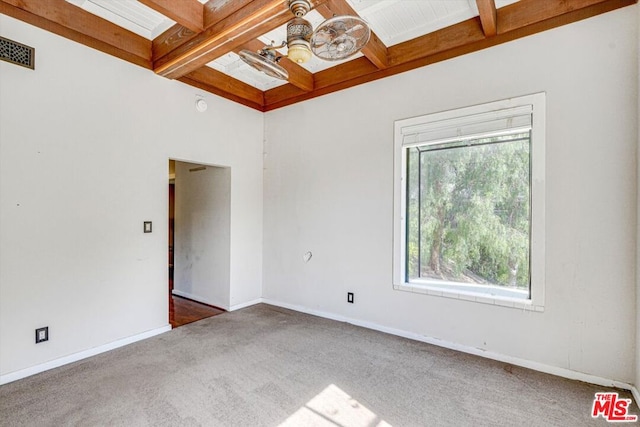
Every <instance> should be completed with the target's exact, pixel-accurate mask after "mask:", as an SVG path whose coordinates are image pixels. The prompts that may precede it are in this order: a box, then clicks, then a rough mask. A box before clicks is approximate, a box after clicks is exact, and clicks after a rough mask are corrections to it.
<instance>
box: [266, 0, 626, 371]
mask: <svg viewBox="0 0 640 427" xmlns="http://www.w3.org/2000/svg"><path fill="white" fill-rule="evenodd" d="M637 8H638V7H637V6H633V7H627V8H624V9H620V10H617V11H614V12H611V13H607V14H605V15H601V16H598V17H595V18H591V19H588V20H586V21H581V22H578V23H575V24H571V25H568V26H565V27H562V28H558V29H554V30H551V31H547V32H544V33H541V34H538V35H535V36H532V37H528V38H526V39H522V40H517V41H514V42H511V43H508V44H504V45H500V46H497V47H493V48H490V49H487V50H484V51H480V52H476V53H473V54H470V55H466V56H464V57H460V58H456V59H452V60H449V61H446V62H442V63H438V64H434V65H430V66H429V67H426V68H422V69H419V70H414V71H412V72H408V73H405V74H401V75H398V76H395V77H391V78H388V79H385V80H381V81H376V82H372V83H369V84H366V85H362V86H358V87H355V88H351V89H349V90H346V91H342V92H340V93H338V94H333V95H328V96H324V97H321V98H316V99H314V100H311V101H309V102H305V103H301V104H296V105H294V106H291V107H288V108H283V109H280V110H276V111H273V112H270V113H268V114H267V117H266V131H265V141H266V142H265V151H266V155H265V175H264V176H265V194H264V197H265V219H264V229H265V243H264V245H265V249H264V263H265V265H264V276H263V280H264V282H263V286H264V297H265V298H266V299H267V300H270V301H275V302H277V303H281V304H287V305H290V306H296V307H300V308H302V309H305V310H310V311H311V310H313V311H317V312H324V313H327V314H329V315H333V316H336V317H340V316H342V317H345V318H350V319H357V320H358V321H360V322H367V323H370V324H375V325H380V326H383V327H386V328H393V329H396V330H401V331H407V332H409V333H412V334H417V335H421V336H425V337H432V338H436V339H440V340H445V341H448V342H451V343H456V344H459V345H462V346H466V347H468V348H474V349H476V348H477V349H480V350H486V351H488V352H493V353H497V354H500V355H506V356H510V357H513V358H519V359H524V360H528V361H534V362H536V363H539V364H544V365H547V366H551V367H557V368H560V369H568V370H572V371H577V372H581V373H586V374H590V375H594V376H599V377H602V378H606V379H611V380H616V381H621V382H628V383H632V382H633V381H634V376H635V368H634V365H635V361H634V359H635V353H634V349H635V345H634V344H635V326H634V325H635V318H636V309H635V263H636V255H635V253H636V211H637V208H636V187H637V179H636V152H637V143H638V130H637V129H638V99H637V96H638V95H637V88H638V37H637V33H636V32H637V27H638V17H637V15H638V12H637ZM541 91H545V92H546V93H547V139H546V142H547V145H546V170H547V175H546V177H547V178H546V184H547V187H546V197H547V198H546V209H547V211H546V258H545V259H546V304H545V312H544V313H531V312H523V311H521V310H516V309H512V308H504V307H496V306H490V305H485V304H479V303H473V302H466V301H459V300H453V299H448V298H442V297H437V296H427V295H420V294H415V293H409V292H403V291H394V290H393V289H392V230H393V217H392V213H393V212H392V208H393V122H394V120H397V119H403V118H407V117H412V116H417V115H421V114H427V113H432V112H437V111H443V110H448V109H453V108H459V107H465V106H469V105H474V104H479V103H484V102H489V101H494V100H499V99H505V98H508V97H512V96H520V95H525V94H531V93H535V92H541ZM291 123H293V124H295V128H297V129H300V130H299V131H298V132H293V131H292V126H291V125H290V124H291ZM306 251H312V252H313V258H312V260H311V261H310V262H308V263H305V262H304V261H303V258H302V257H303V254H304V253H305V252H306ZM347 291H352V292H354V293H355V301H356V302H355V304H347V303H346V293H347Z"/></svg>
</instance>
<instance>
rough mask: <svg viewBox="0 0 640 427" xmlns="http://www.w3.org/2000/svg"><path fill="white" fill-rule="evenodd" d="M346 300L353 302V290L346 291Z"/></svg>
mask: <svg viewBox="0 0 640 427" xmlns="http://www.w3.org/2000/svg"><path fill="white" fill-rule="evenodd" d="M347 302H348V303H351V304H353V292H347Z"/></svg>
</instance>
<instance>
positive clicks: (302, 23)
mask: <svg viewBox="0 0 640 427" xmlns="http://www.w3.org/2000/svg"><path fill="white" fill-rule="evenodd" d="M312 34H313V27H312V26H311V24H310V23H309V21H307V20H305V19H302V18H293V19H292V20H291V21H289V23H287V46H288V48H289V51H288V53H287V57H288V58H289V59H290V60H292V61H293V62H297V63H298V64H302V63H305V62H307V61H308V60H309V59H311V43H310V40H311V35H312Z"/></svg>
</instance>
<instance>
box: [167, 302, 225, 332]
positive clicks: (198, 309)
mask: <svg viewBox="0 0 640 427" xmlns="http://www.w3.org/2000/svg"><path fill="white" fill-rule="evenodd" d="M224 312H225V311H224V310H223V309H221V308H217V307H213V306H211V305H207V304H202V303H199V302H197V301H193V300H190V299H187V298H182V297H179V296H177V295H169V323H171V326H172V327H174V328H177V327H179V326H182V325H186V324H187V323H191V322H196V321H198V320H202V319H206V318H207V317H212V316H216V315H218V314H222V313H224Z"/></svg>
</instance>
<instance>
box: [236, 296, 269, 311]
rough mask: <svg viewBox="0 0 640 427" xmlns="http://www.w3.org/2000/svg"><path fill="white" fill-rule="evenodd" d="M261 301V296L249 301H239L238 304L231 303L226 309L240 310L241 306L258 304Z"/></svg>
mask: <svg viewBox="0 0 640 427" xmlns="http://www.w3.org/2000/svg"><path fill="white" fill-rule="evenodd" d="M261 302H263V299H262V298H257V299H254V300H251V301H247V302H241V303H240V304H235V305H232V306H231V307H229V310H228V311H236V310H240V309H241V308H246V307H250V306H252V305H256V304H260V303H261Z"/></svg>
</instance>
